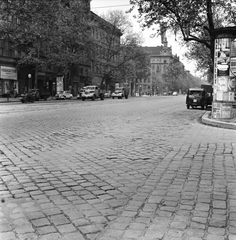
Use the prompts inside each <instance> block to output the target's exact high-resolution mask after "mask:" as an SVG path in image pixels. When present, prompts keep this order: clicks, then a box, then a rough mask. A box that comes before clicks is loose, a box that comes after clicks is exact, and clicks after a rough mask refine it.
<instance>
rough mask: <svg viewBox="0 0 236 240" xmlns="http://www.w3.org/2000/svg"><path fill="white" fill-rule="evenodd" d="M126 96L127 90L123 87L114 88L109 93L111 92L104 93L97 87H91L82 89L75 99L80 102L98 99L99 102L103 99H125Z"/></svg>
mask: <svg viewBox="0 0 236 240" xmlns="http://www.w3.org/2000/svg"><path fill="white" fill-rule="evenodd" d="M128 95H129V92H128V90H126V89H125V88H123V87H119V88H116V90H115V91H114V92H112V93H111V91H108V92H105V91H103V90H101V89H100V88H99V87H98V86H96V85H92V86H86V87H83V88H82V89H81V90H80V92H79V93H78V95H77V99H82V101H85V100H86V99H91V100H92V101H93V100H95V99H97V98H100V99H101V100H104V98H113V99H114V98H118V99H122V98H126V99H127V98H128Z"/></svg>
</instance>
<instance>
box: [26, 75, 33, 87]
mask: <svg viewBox="0 0 236 240" xmlns="http://www.w3.org/2000/svg"><path fill="white" fill-rule="evenodd" d="M31 84H32V83H31V74H30V73H29V74H28V89H27V91H29V88H30V87H31Z"/></svg>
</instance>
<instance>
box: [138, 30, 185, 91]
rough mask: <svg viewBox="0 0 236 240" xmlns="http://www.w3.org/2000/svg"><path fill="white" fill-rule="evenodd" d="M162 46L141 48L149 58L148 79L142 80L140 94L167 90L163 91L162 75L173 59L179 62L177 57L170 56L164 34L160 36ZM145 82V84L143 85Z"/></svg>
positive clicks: (170, 52) (170, 51)
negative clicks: (148, 91)
mask: <svg viewBox="0 0 236 240" xmlns="http://www.w3.org/2000/svg"><path fill="white" fill-rule="evenodd" d="M162 44H163V45H162V46H157V47H143V49H144V51H145V52H146V53H148V55H149V58H150V79H144V80H143V81H144V82H142V83H141V86H142V92H147V90H148V89H150V90H151V92H152V93H160V92H163V91H168V89H163V86H164V85H165V83H164V80H163V78H162V74H163V73H164V72H165V71H166V68H167V67H168V65H169V64H170V62H171V61H172V60H174V59H175V60H176V61H179V57H178V56H176V55H173V54H172V48H171V47H168V42H167V38H166V37H165V33H163V36H162ZM179 62H180V61H179ZM180 63H181V62H180ZM181 65H182V67H183V71H184V65H183V64H182V63H181ZM145 81H146V82H147V83H145Z"/></svg>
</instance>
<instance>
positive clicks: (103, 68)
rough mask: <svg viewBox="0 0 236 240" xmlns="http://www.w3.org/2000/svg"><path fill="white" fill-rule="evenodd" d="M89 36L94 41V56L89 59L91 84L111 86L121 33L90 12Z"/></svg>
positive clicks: (117, 59) (108, 87) (107, 87)
mask: <svg viewBox="0 0 236 240" xmlns="http://www.w3.org/2000/svg"><path fill="white" fill-rule="evenodd" d="M91 35H92V39H93V41H94V53H95V54H94V55H93V59H91V75H92V82H93V84H97V85H99V86H100V85H101V83H102V84H104V85H105V86H106V89H110V88H111V87H112V86H111V84H112V77H111V75H112V72H113V71H114V69H115V68H116V66H117V63H118V61H119V54H120V37H121V36H122V33H121V31H120V30H119V29H118V28H117V27H116V26H114V25H112V24H111V23H109V22H107V21H106V20H104V19H103V18H101V17H99V16H98V15H97V14H95V13H93V12H91Z"/></svg>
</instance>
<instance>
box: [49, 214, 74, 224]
mask: <svg viewBox="0 0 236 240" xmlns="http://www.w3.org/2000/svg"><path fill="white" fill-rule="evenodd" d="M49 219H50V221H51V222H52V223H53V224H54V225H56V226H57V225H64V224H68V223H70V221H69V220H68V219H67V218H66V217H65V216H64V215H62V214H60V215H52V216H51V217H50V218H49Z"/></svg>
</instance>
